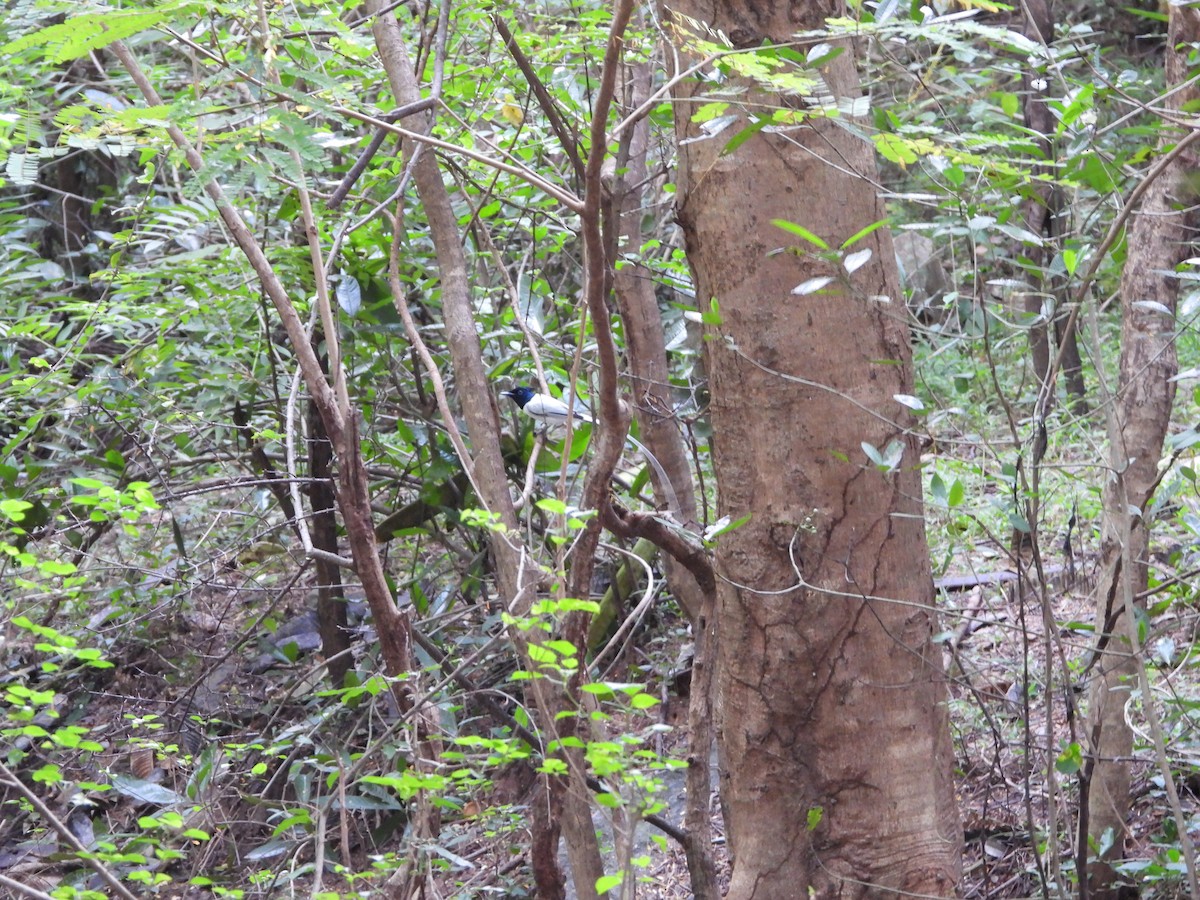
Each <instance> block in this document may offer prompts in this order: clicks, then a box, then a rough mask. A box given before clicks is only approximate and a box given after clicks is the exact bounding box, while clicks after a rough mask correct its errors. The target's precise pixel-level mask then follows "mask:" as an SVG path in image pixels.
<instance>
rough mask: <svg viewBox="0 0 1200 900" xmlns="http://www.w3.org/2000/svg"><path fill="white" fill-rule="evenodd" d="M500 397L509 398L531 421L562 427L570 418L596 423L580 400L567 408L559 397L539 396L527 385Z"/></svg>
mask: <svg viewBox="0 0 1200 900" xmlns="http://www.w3.org/2000/svg"><path fill="white" fill-rule="evenodd" d="M500 396H501V397H508V398H509V399H510V400H512V402H513V403H515V404H517V406H518V407H520V409H521V410H522V411H523V412H524V413H525V415H527V416H529V417H530V418H531V419H537V420H538V421H539V422H548V423H549V424H551V425H561V424H563V423H565V422H566V421H567V419H570V418H575V419H578V420H579V421H580V422H590V423H594V422H595V421H596V420H595V419H593V418H592V416H591V414H590V413H588V412H587V410H586V409H584V408H583V406H582V405H581V404H580V403H579V401H578V400H577V401H575V405H574V406H573V407H571V406H567V404H565V403H563V402H562V401H561V400H559V399H558V398H557V397H551V396H550V395H549V394H539V393H538V392H537V391H535V390H534V389H533V388H531V387H530V386H529V385H527V384H522V385H518V386H517V387H515V388H513V389H512V390H511V391H501V392H500Z"/></svg>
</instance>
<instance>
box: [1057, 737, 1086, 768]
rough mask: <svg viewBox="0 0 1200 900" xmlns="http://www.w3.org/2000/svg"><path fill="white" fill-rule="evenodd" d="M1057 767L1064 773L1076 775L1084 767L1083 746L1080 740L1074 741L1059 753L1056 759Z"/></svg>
mask: <svg viewBox="0 0 1200 900" xmlns="http://www.w3.org/2000/svg"><path fill="white" fill-rule="evenodd" d="M1054 768H1056V769H1057V770H1058V771H1059V772H1061V773H1062V774H1063V775H1074V774H1075V773H1076V772H1078V771H1079V770H1080V769H1081V768H1083V747H1081V746H1080V745H1079V742H1078V741H1073V742H1072V743H1070V744H1068V745H1067V747H1066V749H1065V750H1063V752H1062V753H1060V754H1058V759H1056V760H1055V761H1054Z"/></svg>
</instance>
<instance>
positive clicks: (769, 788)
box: [664, 0, 962, 900]
mask: <svg viewBox="0 0 1200 900" xmlns="http://www.w3.org/2000/svg"><path fill="white" fill-rule="evenodd" d="M839 11H840V6H834V5H832V4H822V5H818V4H815V3H800V2H791V3H789V2H784V0H775V2H743V0H724V2H711V0H710V2H699V0H685V2H682V3H675V4H671V10H670V11H669V12H666V11H665V12H664V15H665V16H668V17H669V20H670V27H671V28H673V29H675V32H674V33H675V35H676V37H677V41H676V47H677V49H678V50H680V52H681V56H682V57H683V58H682V60H681V65H687V64H689V63H691V62H692V61H694V60H695V58H696V56H697V55H698V54H697V53H696V52H689V51H688V49H687V47H686V40H685V39H684V38H681V37H679V35H680V33H681V32H685V31H686V30H687V27H688V26H687V24H686V22H687V20H686V19H685V18H684V17H685V16H686V17H691V18H692V19H695V20H697V21H698V22H699V23H701V27H703V28H711V29H713V30H712V31H711V32H707V31H706V33H705V34H704V35H703V39H704V40H712V39H713V38H712V35H713V34H723V35H727V36H728V38H729V40H730V41H731V43H732V45H733V46H734V47H737V48H746V49H747V52H754V50H753V49H752V48H758V47H760V46H762V44H763V43H764V41H766V42H787V41H789V40H791V38H792V35H793V34H794V33H795V32H797V31H802V30H804V29H808V28H813V29H817V28H820V27H822V25H823V22H824V19H825V17H826V16H828V15H831V14H833V15H836V14H837V13H838V12H839ZM676 12H677V13H679V14H680V15H678V16H677V15H675V13H676ZM841 49H842V51H843V52H842V55H840V56H838V57H837V58H835V59H833V60H832V61H831V62H829V63H827V64H823V65H822V68H821V73H822V77H823V78H824V80H825V86H826V87H827V88H828V92H829V93H831V94H832V95H833V97H835V98H838V99H839V100H843V101H849V100H851V99H852V98H855V97H857V96H858V95H859V89H858V79H857V75H856V73H855V69H854V62H853V58H852V55H851V54H852V48H851V46H850V45H849V44H848V43H847V44H845V45H843V46H842V47H841ZM733 71H736V69H734V70H733ZM710 85H711V82H707V83H706V82H701V81H698V80H695V79H688V80H685V81H684V82H682V83H681V84H680V85H679V88H678V90H677V91H676V104H675V109H676V134H677V137H678V138H679V141H680V171H679V177H678V183H679V186H680V192H679V201H680V206H679V221H680V224H681V226H682V228H683V231H684V235H685V239H686V245H687V251H688V257H689V260H690V262H691V264H692V268H693V270H694V272H695V277H696V288H697V291H696V295H697V299H698V302H699V304H700V306H701V309H702V311H704V312H705V313H709V316H708V319H709V322H708V325H707V330H706V338H707V340H706V345H707V348H708V349H707V362H708V370H709V373H710V391H711V396H712V406H711V412H712V424H713V432H714V433H713V459H714V467H715V469H716V474H717V482H718V494H719V511H720V512H721V513H722V514H723V515H727V516H730V517H731V518H734V519H737V518H741V517H744V516H747V515H748V516H749V517H750V518H749V520H748V521H747V522H746V524H744V525H742V526H741V527H740V528H738V529H736V530H734V531H731V532H729V533H727V534H725V535H723V536H722V537H721V538H720V539H719V541H718V544H717V549H716V559H717V569H718V572H719V573H720V575H721V576H722V578H721V581H720V584H719V586H718V600H717V612H716V625H717V631H718V633H719V634H720V646H719V649H718V654H717V671H716V673H715V675H716V682H717V719H718V723H719V726H718V746H719V748H720V753H721V761H722V773H721V775H722V781H721V789H722V803H723V806H724V810H725V816H726V821H725V824H726V830H727V833H728V837H729V842H730V846H731V850H732V853H733V873H732V879H731V883H730V887H729V893H728V896H729V897H731V898H738V900H741V898H750V897H804V896H810V895H812V896H822V897H833V896H837V897H866V896H872V895H875V894H878V893H880V892H884V891H899V892H912V893H913V894H917V895H925V896H952V895H953V894H954V892H955V889H956V886H957V882H958V879H959V875H960V851H961V844H962V832H961V827H960V825H959V822H958V811H957V807H956V804H955V799H954V792H953V783H952V780H951V769H952V765H953V755H952V748H951V745H950V738H949V728H948V716H947V710H946V705H945V704H946V688H945V679H944V674H943V672H942V667H941V654H940V653H938V652H937V651H936V650H935V648H934V646H933V643H932V640H931V639H932V635H933V631H934V626H935V615H934V611H933V607H932V602H933V582H932V578H931V575H930V569H929V560H928V548H927V545H926V541H925V532H924V518H923V508H922V502H921V481H920V462H919V450H918V446H917V442H916V439H915V436H914V435H913V433H912V432H911V430H910V429H909V426H910V420H909V418H908V416H907V414H906V411H905V407H904V406H903V404H901V403H899V402H897V401H896V400H895V399H894V397H895V395H897V394H907V393H911V392H912V372H911V359H910V351H909V336H908V330H907V325H906V323H905V321H904V316H903V314H902V310H901V309H900V307H901V294H900V291H899V287H898V277H897V272H896V264H895V256H894V253H893V250H892V242H891V237H890V234H889V232H888V231H887V229H886V228H878V229H876V230H874V231H872V232H870V233H869V234H867V235H865V236H860V237H859V238H858V239H857V240H856V242H854V243H853V245H852V246H851V247H849V248H847V250H846V253H850V252H854V253H859V254H860V256H858V257H857V258H856V259H855V260H854V265H846V262H847V261H848V259H847V256H846V255H845V254H843V253H842V252H840V251H838V250H826V249H824V248H821V247H820V246H819V245H818V244H817V243H816V242H810V241H808V240H805V239H802V238H800V237H789V233H788V232H787V231H786V230H784V229H782V228H780V227H778V226H777V225H775V224H773V223H774V222H775V221H777V220H782V221H785V222H792V223H795V224H797V225H799V226H801V227H802V228H803V229H805V230H806V231H807V232H808V233H809V234H811V235H815V236H816V237H817V239H818V240H820V241H823V242H824V244H825V245H826V248H839V247H841V245H842V244H843V243H844V242H846V241H847V240H849V239H850V238H851V237H852V236H854V235H856V234H859V233H860V232H861V231H862V230H863V229H866V228H867V227H868V226H873V225H877V224H878V223H879V222H880V221H881V220H882V219H884V218H885V216H886V211H885V210H884V208H883V204H882V203H881V201H880V200H879V199H878V197H877V194H876V188H875V185H876V183H877V175H876V170H875V162H874V158H873V155H872V152H871V148H870V144H869V143H867V142H865V141H863V140H862V139H861V138H860V137H859V136H858V135H857V134H855V133H853V132H852V130H851V129H849V128H842V127H839V126H838V125H837V124H835V123H834V122H833V121H832V120H831V119H828V118H824V117H823V116H821V115H819V114H813V115H809V114H807V111H808V110H809V109H810V105H811V103H812V102H815V100H814V99H810V98H806V100H805V101H804V102H801V101H800V100H798V98H797V97H796V96H795V95H792V94H788V93H783V92H780V93H775V92H773V91H770V90H767V89H764V88H763V87H762V86H760V85H757V84H754V83H751V82H748V81H746V80H744V79H741V78H740V77H738V76H736V75H735V74H727V75H726V78H725V80H724V81H723V82H722V84H721V87H720V88H719V90H720V91H721V94H720V97H719V98H717V97H714V96H712V95H711V94H706V92H707V91H710V90H712V88H711V87H710ZM814 93H823V92H814ZM715 99H721V100H723V101H725V102H727V103H729V107H728V108H727V109H726V110H725V111H724V112H725V114H726V115H736V116H737V117H738V119H737V121H735V122H734V123H733V124H730V125H729V126H728V127H727V128H726V129H725V130H724V131H723V132H721V133H720V134H719V135H717V136H716V137H713V136H710V135H707V134H705V133H704V132H702V131H701V129H700V128H699V126H698V125H697V124H695V123H693V122H692V121H691V116H692V114H693V112H694V111H695V110H696V109H698V108H699V105H700V104H702V103H704V102H710V101H712V100H715ZM829 102H832V100H831V101H829ZM740 104H745V108H744V107H742V106H741V105H740ZM746 108H750V109H753V110H754V111H755V112H757V113H759V114H768V115H769V114H770V113H769V111H770V110H782V111H784V112H785V113H786V111H787V110H789V109H790V110H793V111H795V112H796V114H797V115H799V116H801V117H803V123H802V124H801V125H800V126H799V127H795V128H786V129H780V130H779V131H778V132H775V131H774V130H772V129H762V130H760V131H758V132H757V133H754V134H752V135H751V136H749V137H748V138H746V139H745V140H743V141H741V143H740V146H734V147H731V146H730V145H729V141H730V139H731V138H733V137H734V136H735V135H738V134H739V133H740V132H741V128H742V127H744V126H746V125H748V124H750V119H749V117H748V113H747V112H746ZM844 109H845V107H844V106H843V110H844ZM842 115H843V117H844V116H845V115H846V113H845V112H844V111H843V113H842ZM742 137H744V138H745V137H746V136H745V135H742ZM739 140H740V139H739ZM867 250H869V251H870V254H869V258H866V259H864V257H862V256H861V253H862V252H864V251H867ZM816 277H824V278H828V279H829V281H828V282H826V283H825V284H824V285H823V286H822V287H820V288H816V287H809V288H802V289H799V290H797V288H798V287H799V286H800V285H802V284H804V283H805V282H808V281H809V280H810V279H812V278H816ZM864 444H867V445H870V446H871V447H872V448H874V449H875V450H876V451H877V454H878V455H880V456H886V455H888V454H889V453H890V454H894V463H895V464H894V465H893V466H891V467H888V466H882V467H880V466H877V465H875V464H873V462H872V461H871V459H870V458H869V457H868V456H867V455H866V454H865V453H864V450H863V449H862V447H863V445H864ZM889 447H890V448H891V449H890V450H889V449H888V448H889ZM810 892H811V893H810Z"/></svg>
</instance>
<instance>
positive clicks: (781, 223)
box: [771, 219, 829, 250]
mask: <svg viewBox="0 0 1200 900" xmlns="http://www.w3.org/2000/svg"><path fill="white" fill-rule="evenodd" d="M771 224H772V225H774V226H775V227H776V228H781V229H783V230H784V231H786V232H787V233H788V234H790V235H793V236H794V237H798V238H800V239H801V240H805V241H808V242H809V243H810V244H812V245H813V246H814V247H817V248H818V249H820V250H828V249H829V245H828V244H827V243H825V241H823V240H821V238H819V237H817V236H816V235H815V234H813V233H812V232H811V231H809V230H808V229H807V228H805V227H804V226H803V225H797V224H796V223H795V222H789V221H787V220H786V219H772V220H771Z"/></svg>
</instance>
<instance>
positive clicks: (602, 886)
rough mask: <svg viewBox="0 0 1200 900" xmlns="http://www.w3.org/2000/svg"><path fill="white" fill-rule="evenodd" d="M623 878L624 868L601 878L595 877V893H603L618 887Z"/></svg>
mask: <svg viewBox="0 0 1200 900" xmlns="http://www.w3.org/2000/svg"><path fill="white" fill-rule="evenodd" d="M624 880H625V872H624V870H622V871H620V872H618V873H617V874H616V875H605V876H603V877H602V878H597V879H596V893H597V894H604V893H607V892H608V891H611V890H613V889H614V888H619V887H620V886H621V882H622V881H624Z"/></svg>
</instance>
